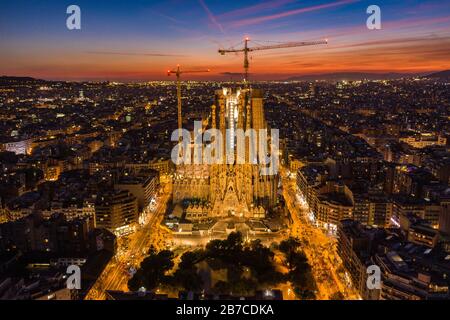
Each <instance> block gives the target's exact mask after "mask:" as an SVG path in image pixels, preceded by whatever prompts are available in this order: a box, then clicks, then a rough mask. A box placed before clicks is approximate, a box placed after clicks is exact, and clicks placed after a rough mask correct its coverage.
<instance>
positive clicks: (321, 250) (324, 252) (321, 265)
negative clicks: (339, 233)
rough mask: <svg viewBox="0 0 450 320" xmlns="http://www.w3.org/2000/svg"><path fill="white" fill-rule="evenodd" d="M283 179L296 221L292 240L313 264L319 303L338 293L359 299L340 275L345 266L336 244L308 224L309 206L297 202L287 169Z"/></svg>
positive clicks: (295, 192)
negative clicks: (299, 245)
mask: <svg viewBox="0 0 450 320" xmlns="http://www.w3.org/2000/svg"><path fill="white" fill-rule="evenodd" d="M281 178H282V184H283V196H284V198H285V200H286V205H287V207H288V209H289V212H290V213H291V216H292V221H293V222H292V226H291V228H290V229H291V236H293V237H297V238H299V239H300V241H301V243H302V249H303V251H304V252H305V254H306V256H307V258H308V260H309V262H310V264H311V267H312V271H313V276H314V278H315V280H316V284H317V287H318V293H317V299H332V298H333V295H334V297H336V296H335V295H336V294H337V293H340V294H342V298H344V299H358V298H359V296H358V294H357V293H356V292H355V290H354V289H353V288H352V287H351V286H350V285H349V284H347V282H346V281H345V279H343V277H342V276H340V275H339V274H338V272H337V270H338V269H339V267H340V266H341V265H342V264H341V262H340V259H339V257H338V255H337V253H336V251H335V242H336V240H335V239H334V238H332V237H330V236H327V235H326V234H325V233H324V232H323V231H322V230H321V229H319V228H317V227H315V226H313V225H312V224H311V223H310V222H309V220H308V217H307V215H308V208H307V205H306V204H301V203H300V202H299V201H298V200H297V186H296V183H295V179H291V178H289V177H288V174H287V172H286V169H285V168H281ZM341 269H342V267H341Z"/></svg>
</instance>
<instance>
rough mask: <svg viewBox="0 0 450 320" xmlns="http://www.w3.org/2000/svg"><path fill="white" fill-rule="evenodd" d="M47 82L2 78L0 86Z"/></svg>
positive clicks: (33, 79) (24, 78) (23, 78)
mask: <svg viewBox="0 0 450 320" xmlns="http://www.w3.org/2000/svg"><path fill="white" fill-rule="evenodd" d="M45 82H47V81H46V80H41V79H35V78H31V77H10V76H0V85H9V84H15V83H45Z"/></svg>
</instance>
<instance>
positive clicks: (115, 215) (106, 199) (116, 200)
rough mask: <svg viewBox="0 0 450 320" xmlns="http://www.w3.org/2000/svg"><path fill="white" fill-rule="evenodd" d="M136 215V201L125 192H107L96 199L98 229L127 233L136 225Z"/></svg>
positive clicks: (137, 212) (137, 213)
mask: <svg viewBox="0 0 450 320" xmlns="http://www.w3.org/2000/svg"><path fill="white" fill-rule="evenodd" d="M138 215H139V211H138V201H137V199H136V197H135V196H133V195H132V194H131V193H130V192H129V191H127V190H114V191H108V192H105V193H102V194H100V195H98V197H97V201H96V203H95V218H96V223H97V224H96V225H97V227H98V228H105V229H108V230H111V231H113V232H116V233H122V232H127V231H129V230H131V229H132V228H133V226H134V224H135V223H137V221H138Z"/></svg>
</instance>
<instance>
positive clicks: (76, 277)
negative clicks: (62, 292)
mask: <svg viewBox="0 0 450 320" xmlns="http://www.w3.org/2000/svg"><path fill="white" fill-rule="evenodd" d="M66 274H67V275H68V276H69V277H68V278H67V281H66V285H67V289H69V290H73V289H77V290H80V289H81V269H80V267H79V266H77V265H70V266H68V267H67V270H66Z"/></svg>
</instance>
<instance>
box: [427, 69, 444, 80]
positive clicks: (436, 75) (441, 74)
mask: <svg viewBox="0 0 450 320" xmlns="http://www.w3.org/2000/svg"><path fill="white" fill-rule="evenodd" d="M425 77H426V78H436V79H450V70H444V71H439V72H435V73H432V74H429V75H427V76H425Z"/></svg>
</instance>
